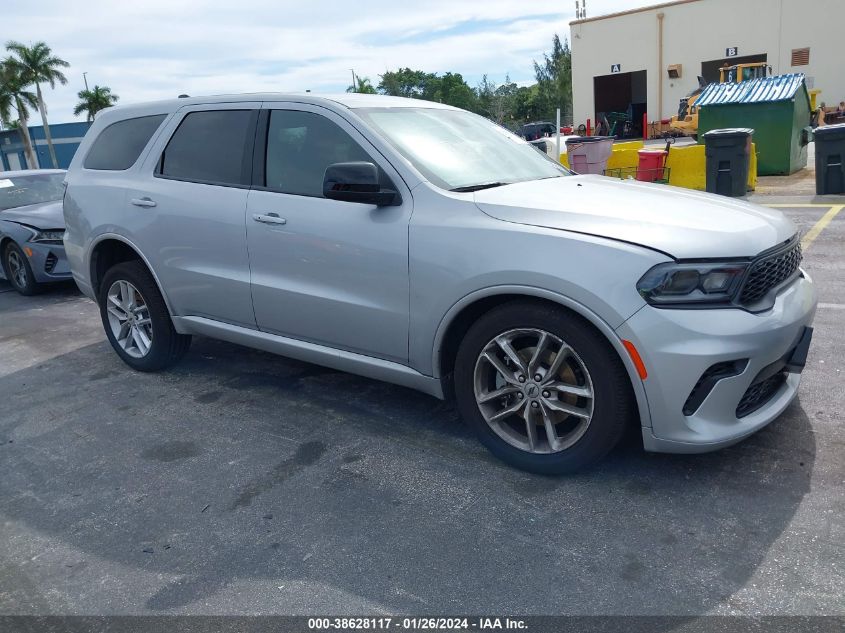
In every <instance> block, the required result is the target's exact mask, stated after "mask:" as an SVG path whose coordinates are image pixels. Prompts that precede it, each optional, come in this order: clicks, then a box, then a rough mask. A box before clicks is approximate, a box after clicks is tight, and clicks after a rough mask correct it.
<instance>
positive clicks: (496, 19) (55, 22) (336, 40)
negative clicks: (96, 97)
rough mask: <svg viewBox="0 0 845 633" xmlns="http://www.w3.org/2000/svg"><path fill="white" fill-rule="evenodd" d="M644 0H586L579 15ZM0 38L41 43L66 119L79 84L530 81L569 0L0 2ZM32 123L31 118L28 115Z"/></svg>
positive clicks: (128, 89)
mask: <svg viewBox="0 0 845 633" xmlns="http://www.w3.org/2000/svg"><path fill="white" fill-rule="evenodd" d="M646 4H654V2H649V1H648V0H589V1H588V2H587V16H588V17H594V16H597V15H602V14H606V13H611V12H614V11H620V10H625V9H630V8H634V7H637V6H643V5H646ZM2 5H3V11H2V20H0V43H2V44H5V42H7V41H8V40H17V41H21V42H23V43H25V44H32V43H34V42H37V41H42V40H43V41H44V42H46V43H47V44H48V45H49V46H50V47H51V48H52V49H53V52H54V54H56V55H57V56H59V57H61V58H62V59H64V60H66V61H68V62H69V63H70V64H71V66H70V68H67V69H66V70H65V75H66V76H67V78H68V84H67V85H66V86H59V85H57V86H56V89H55V90H49V88H48V89H47V91H46V93H45V95H44V99H45V101H46V103H47V107H48V116H49V121H50V122H54V123H65V122H69V121H74V120H81V119H79V118H77V117H74V116H73V107H74V105H75V104H76V103H77V102H78V99H77V96H76V95H77V93H78V92H79V91H80V90H82V89H83V88H84V87H85V86H84V80H83V73H87V79H88V84H89V86H91V87H93V86H94V85H95V84H96V85H100V86H108V87H110V88H111V89H112V92H113V93H115V94H117V95H118V96H119V97H120V101H119V103H121V104H125V103H137V102H141V101H150V100H156V99H167V98H172V97H176V96H177V95H179V94H182V93H187V94H189V95H191V96H198V95H205V94H221V93H241V92H302V91H305V90H311V91H312V92H314V93H321V92H322V93H329V92H342V91H344V90H346V87H347V86H348V85H349V84H350V83H351V82H352V72H351V70H350V69H354V70H355V73H356V74H357V75H358V76H360V77H369V78H370V80H371V81H372V83H373V85H377V84H378V82H379V75H380V74H382V73H384V72H385V71H386V70H395V69H397V68H404V67H409V68H412V69H420V70H424V71H427V72H437V73H443V72H447V71H451V72H458V73H461V74H462V75H463V76H464V79H466V80H467V82H468V83H469V84H470V85H471V86H475V85H476V84H477V83H478V82H479V81H480V79H481V77H482V75H484V74H485V73H486V74H487V75H488V78H489V79H491V80H493V81H494V82H496V83H501V82H503V81H504V79H505V76H506V75H509V76H510V78H511V80H512V81H516V82H517V83H520V84H529V83H533V78H534V70H533V64H532V61H533V60H541V59H542V56H543V52H544V51H548V50H550V49H551V44H552V37H553V36H554V34H555V33H557V34H559V35H560V36H561V38H563V37H568V35H569V22H570V21H571V20H573V19H574V16H575V0H532V2H530V3H529V2H519V1H518V0H424V1H419V0H418V1H417V2H414V1H410V2H409V1H405V2H401V1H397V0H357V1H350V0H346V1H342V0H340V1H339V0H310V1H307V0H297V1H296V2H294V1H291V0H239V1H233V0H227V1H226V2H221V1H217V0H83V1H82V2H69V1H68V0H38V1H33V0H3V2H2ZM31 119H32V122H31V124H33V125H35V124H38V123H40V119H39V117H38V115H37V114H34V116H33V115H31Z"/></svg>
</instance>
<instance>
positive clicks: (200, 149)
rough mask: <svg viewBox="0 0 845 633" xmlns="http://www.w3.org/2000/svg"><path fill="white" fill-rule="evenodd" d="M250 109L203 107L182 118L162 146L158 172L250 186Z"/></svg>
mask: <svg viewBox="0 0 845 633" xmlns="http://www.w3.org/2000/svg"><path fill="white" fill-rule="evenodd" d="M256 118H257V115H255V111H253V110H204V111H201V112H191V113H189V114H188V115H187V116H185V118H184V119H183V120H182V122H181V123H180V124H179V127H178V128H176V132H174V133H173V137H172V138H171V139H170V141H169V142H168V144H167V147H165V148H164V152H163V153H162V155H161V161H160V163H159V168H158V175H159V176H160V177H163V178H172V179H174V180H187V181H190V182H199V183H205V184H216V185H229V186H249V182H250V177H251V165H252V142H253V140H254V137H255V120H256Z"/></svg>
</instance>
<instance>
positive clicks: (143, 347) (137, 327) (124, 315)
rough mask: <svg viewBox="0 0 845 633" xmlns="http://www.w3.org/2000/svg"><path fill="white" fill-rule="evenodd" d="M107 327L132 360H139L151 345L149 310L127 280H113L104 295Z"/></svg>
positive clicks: (151, 326) (151, 328) (151, 331)
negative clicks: (106, 302)
mask: <svg viewBox="0 0 845 633" xmlns="http://www.w3.org/2000/svg"><path fill="white" fill-rule="evenodd" d="M106 300H107V301H108V306H107V308H106V309H107V311H108V318H109V326H110V327H111V331H112V334H113V335H114V338H115V340H116V341H117V344H118V345H119V346H120V347H121V349H123V351H124V352H126V353H127V354H129V356H131V357H133V358H143V357H144V356H146V355H147V354H148V353H149V352H150V348H151V347H152V343H153V324H152V321H151V320H150V310H149V308H148V307H147V302H146V301H145V300H144V297H143V296H142V295H141V293H140V292H138V289H137V288H136V287H135V286H133V285H132V284H131V283H129V282H128V281H124V280H118V281H115V282H114V283H113V284H112V285H111V287H110V288H109V291H108V293H107V295H106Z"/></svg>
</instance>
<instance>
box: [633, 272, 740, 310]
mask: <svg viewBox="0 0 845 633" xmlns="http://www.w3.org/2000/svg"><path fill="white" fill-rule="evenodd" d="M747 268H748V264H745V263H741V262H738V263H733V262H731V263H727V262H723V263H719V262H715V263H712V262H706V263H682V264H681V263H675V262H668V263H665V264H658V265H657V266H655V267H654V268H652V269H651V270H649V271H648V272H647V273H646V274H645V275H643V276H642V278H641V279H640V280H639V281H638V282H637V290H638V291H639V293H640V295H641V296H642V297H643V299H645V300H646V301H648V302H649V303H650V304H651V305H657V306H660V305H680V304H695V305H699V306H701V304H706V305H718V304H723V305H724V304H727V303H730V302H731V301H732V300H733V298H734V296H735V295H736V292H737V290H738V289H739V285H740V283H741V281H742V277H743V275H744V274H745V271H746V270H747ZM701 307H703V306H701Z"/></svg>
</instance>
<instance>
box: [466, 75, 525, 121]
mask: <svg viewBox="0 0 845 633" xmlns="http://www.w3.org/2000/svg"><path fill="white" fill-rule="evenodd" d="M518 91H519V86H517V85H516V84H515V83H514V82H512V81H511V80H510V77H509V76H507V75H506V76H505V83H503V84H502V85H496V83H495V82H493V81H490V80H489V79H488V78H487V75H483V76H482V77H481V81H480V82H479V84H478V87H477V88H476V90H475V93H476V99H477V108H478V109H477V112H478V113H479V114H483V115H484V116H486V117H487V118H488V119H491V120H492V121H495V122H496V123H498V124H499V125H513V124H514V123H516V119H517V115H516V96H517V93H518Z"/></svg>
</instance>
